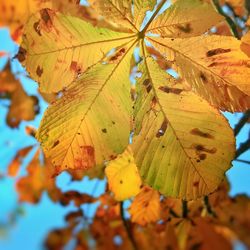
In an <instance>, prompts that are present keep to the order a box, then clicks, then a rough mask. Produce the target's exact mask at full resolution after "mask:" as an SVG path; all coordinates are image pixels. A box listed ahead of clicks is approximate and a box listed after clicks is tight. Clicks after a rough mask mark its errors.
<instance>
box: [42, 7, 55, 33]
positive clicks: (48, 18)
mask: <svg viewBox="0 0 250 250" xmlns="http://www.w3.org/2000/svg"><path fill="white" fill-rule="evenodd" d="M40 16H41V21H40V29H43V30H45V31H46V32H50V31H51V30H52V26H53V18H54V16H55V12H54V11H53V10H50V9H42V10H40Z"/></svg>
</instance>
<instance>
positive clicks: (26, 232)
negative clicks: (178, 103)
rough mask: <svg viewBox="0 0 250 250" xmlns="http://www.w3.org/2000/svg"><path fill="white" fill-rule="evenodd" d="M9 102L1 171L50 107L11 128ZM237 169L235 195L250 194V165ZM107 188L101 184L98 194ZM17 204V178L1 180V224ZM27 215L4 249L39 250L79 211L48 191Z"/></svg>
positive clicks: (1, 118) (4, 39)
mask: <svg viewBox="0 0 250 250" xmlns="http://www.w3.org/2000/svg"><path fill="white" fill-rule="evenodd" d="M1 50H4V51H8V52H9V53H10V54H11V55H12V56H13V55H15V53H16V52H17V46H16V45H15V44H14V43H13V42H12V41H11V39H10V37H9V32H8V30H7V29H0V51H1ZM5 62H6V60H5V59H3V58H2V59H0V68H1V69H2V67H3V65H4V63H5ZM12 66H13V70H14V71H17V72H20V71H22V68H21V67H20V65H19V64H18V63H17V61H13V62H12ZM19 77H20V79H21V82H22V84H23V86H24V88H25V90H26V91H27V92H28V93H29V94H36V93H37V84H36V83H34V82H33V81H32V80H30V79H27V78H25V77H22V76H19ZM7 104H8V102H6V101H2V100H0V149H1V150H0V173H5V172H6V168H7V166H8V163H9V162H10V160H11V158H12V157H13V156H14V154H15V151H16V150H18V149H20V148H22V147H24V146H25V145H30V144H33V143H36V142H35V140H34V139H32V138H27V137H26V136H25V135H24V134H25V126H26V125H27V124H29V125H33V126H35V127H38V124H39V121H40V119H41V117H42V113H43V111H44V110H45V108H46V104H45V103H44V102H43V101H42V100H41V99H40V105H41V114H39V115H38V116H37V117H36V119H35V120H34V121H32V122H22V123H21V125H20V127H19V128H18V129H11V128H9V127H7V126H6V124H5V116H6V114H7V110H8V109H7V107H6V105H7ZM225 115H226V117H227V118H228V119H229V122H230V125H231V126H232V127H234V125H235V124H236V123H237V121H238V120H239V118H240V117H241V115H242V114H229V113H227V114H225ZM249 129H250V125H247V126H246V127H245V128H244V129H243V130H242V131H241V133H240V134H239V136H238V137H237V145H239V143H240V142H243V141H245V140H246V138H247V136H248V133H249ZM240 158H241V159H248V160H249V159H250V152H249V151H248V152H246V153H245V154H244V155H242V156H241V157H240ZM29 159H30V157H28V159H27V160H26V161H25V162H24V164H23V166H22V171H21V174H23V173H25V165H27V162H28V161H29ZM233 165H234V166H233V168H231V169H230V170H229V171H228V172H227V176H228V178H229V180H230V182H231V195H236V194H238V193H247V194H248V195H250V166H249V165H247V164H244V163H240V162H234V163H233ZM57 183H58V185H59V186H60V187H61V188H62V189H63V190H65V191H66V190H69V189H77V190H81V191H83V192H88V193H92V191H93V189H94V186H95V183H96V181H95V180H94V181H87V182H86V181H85V183H83V182H77V183H71V182H70V178H69V176H68V175H67V174H64V173H63V174H62V175H60V176H59V177H58V178H57ZM103 190H104V185H103V183H101V184H100V185H99V187H98V190H97V191H96V194H97V193H99V192H102V191H103ZM16 206H17V194H16V192H15V179H12V178H4V179H2V180H1V179H0V208H1V213H0V224H2V223H4V222H6V221H7V218H8V216H9V214H10V212H11V211H13V210H14V209H15V208H16ZM23 209H24V215H22V216H21V217H20V218H19V219H18V220H17V223H16V224H15V225H13V227H12V228H11V229H10V230H9V231H8V233H7V235H5V236H4V237H3V236H1V235H0V249H4V250H16V249H20V246H22V249H26V250H39V249H42V247H41V245H42V242H43V239H44V237H45V236H46V234H47V232H48V231H49V230H51V229H53V228H55V227H60V226H63V225H64V221H63V217H64V215H65V214H67V212H68V211H72V210H75V209H76V208H75V207H74V206H73V205H70V206H68V207H67V208H62V207H61V206H60V205H59V204H54V203H51V202H50V200H49V198H48V197H47V194H44V195H43V197H42V200H41V202H40V203H39V204H37V205H29V204H23Z"/></svg>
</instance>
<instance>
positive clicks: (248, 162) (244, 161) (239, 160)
mask: <svg viewBox="0 0 250 250" xmlns="http://www.w3.org/2000/svg"><path fill="white" fill-rule="evenodd" d="M234 161H238V162H243V163H246V164H249V165H250V161H246V160H241V159H235V160H234Z"/></svg>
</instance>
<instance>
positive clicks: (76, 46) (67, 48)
mask: <svg viewBox="0 0 250 250" xmlns="http://www.w3.org/2000/svg"><path fill="white" fill-rule="evenodd" d="M136 36H137V34H134V35H132V36H127V37H121V38H114V39H109V40H103V41H96V42H90V43H81V44H79V45H75V46H70V47H64V48H62V49H57V50H51V51H46V52H41V53H34V54H29V55H30V56H40V55H46V54H51V53H57V52H61V51H64V50H70V49H72V50H73V49H76V48H80V47H84V46H88V45H94V44H99V43H106V42H115V41H121V40H125V39H129V38H133V37H136ZM128 43H129V42H128Z"/></svg>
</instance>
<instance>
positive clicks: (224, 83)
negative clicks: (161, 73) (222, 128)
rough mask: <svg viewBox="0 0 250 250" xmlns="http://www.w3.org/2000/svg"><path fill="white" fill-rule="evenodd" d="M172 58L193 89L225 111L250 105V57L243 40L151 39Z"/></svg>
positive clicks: (212, 37) (224, 38)
mask: <svg viewBox="0 0 250 250" xmlns="http://www.w3.org/2000/svg"><path fill="white" fill-rule="evenodd" d="M149 39H150V41H151V42H152V44H153V45H154V46H155V47H156V48H157V49H158V50H159V51H160V52H161V53H162V54H163V55H164V56H166V57H167V58H168V59H169V60H175V61H176V67H177V72H178V73H180V75H181V76H182V77H183V78H184V79H185V80H186V81H187V82H188V83H189V84H190V85H191V87H192V90H193V91H194V92H196V93H197V94H199V95H200V96H201V97H203V98H204V99H206V100H207V101H208V102H209V103H211V104H212V105H213V106H215V107H217V108H219V109H221V110H223V111H231V112H234V111H245V110H247V109H249V107H250V96H249V95H250V84H249V77H250V60H249V58H248V57H247V56H246V55H245V54H244V53H243V52H242V51H241V50H240V44H241V43H240V41H238V40H237V39H235V38H233V37H228V36H216V35H213V36H207V35H204V36H199V37H193V38H185V39H181V38H176V39H173V38H149Z"/></svg>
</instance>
